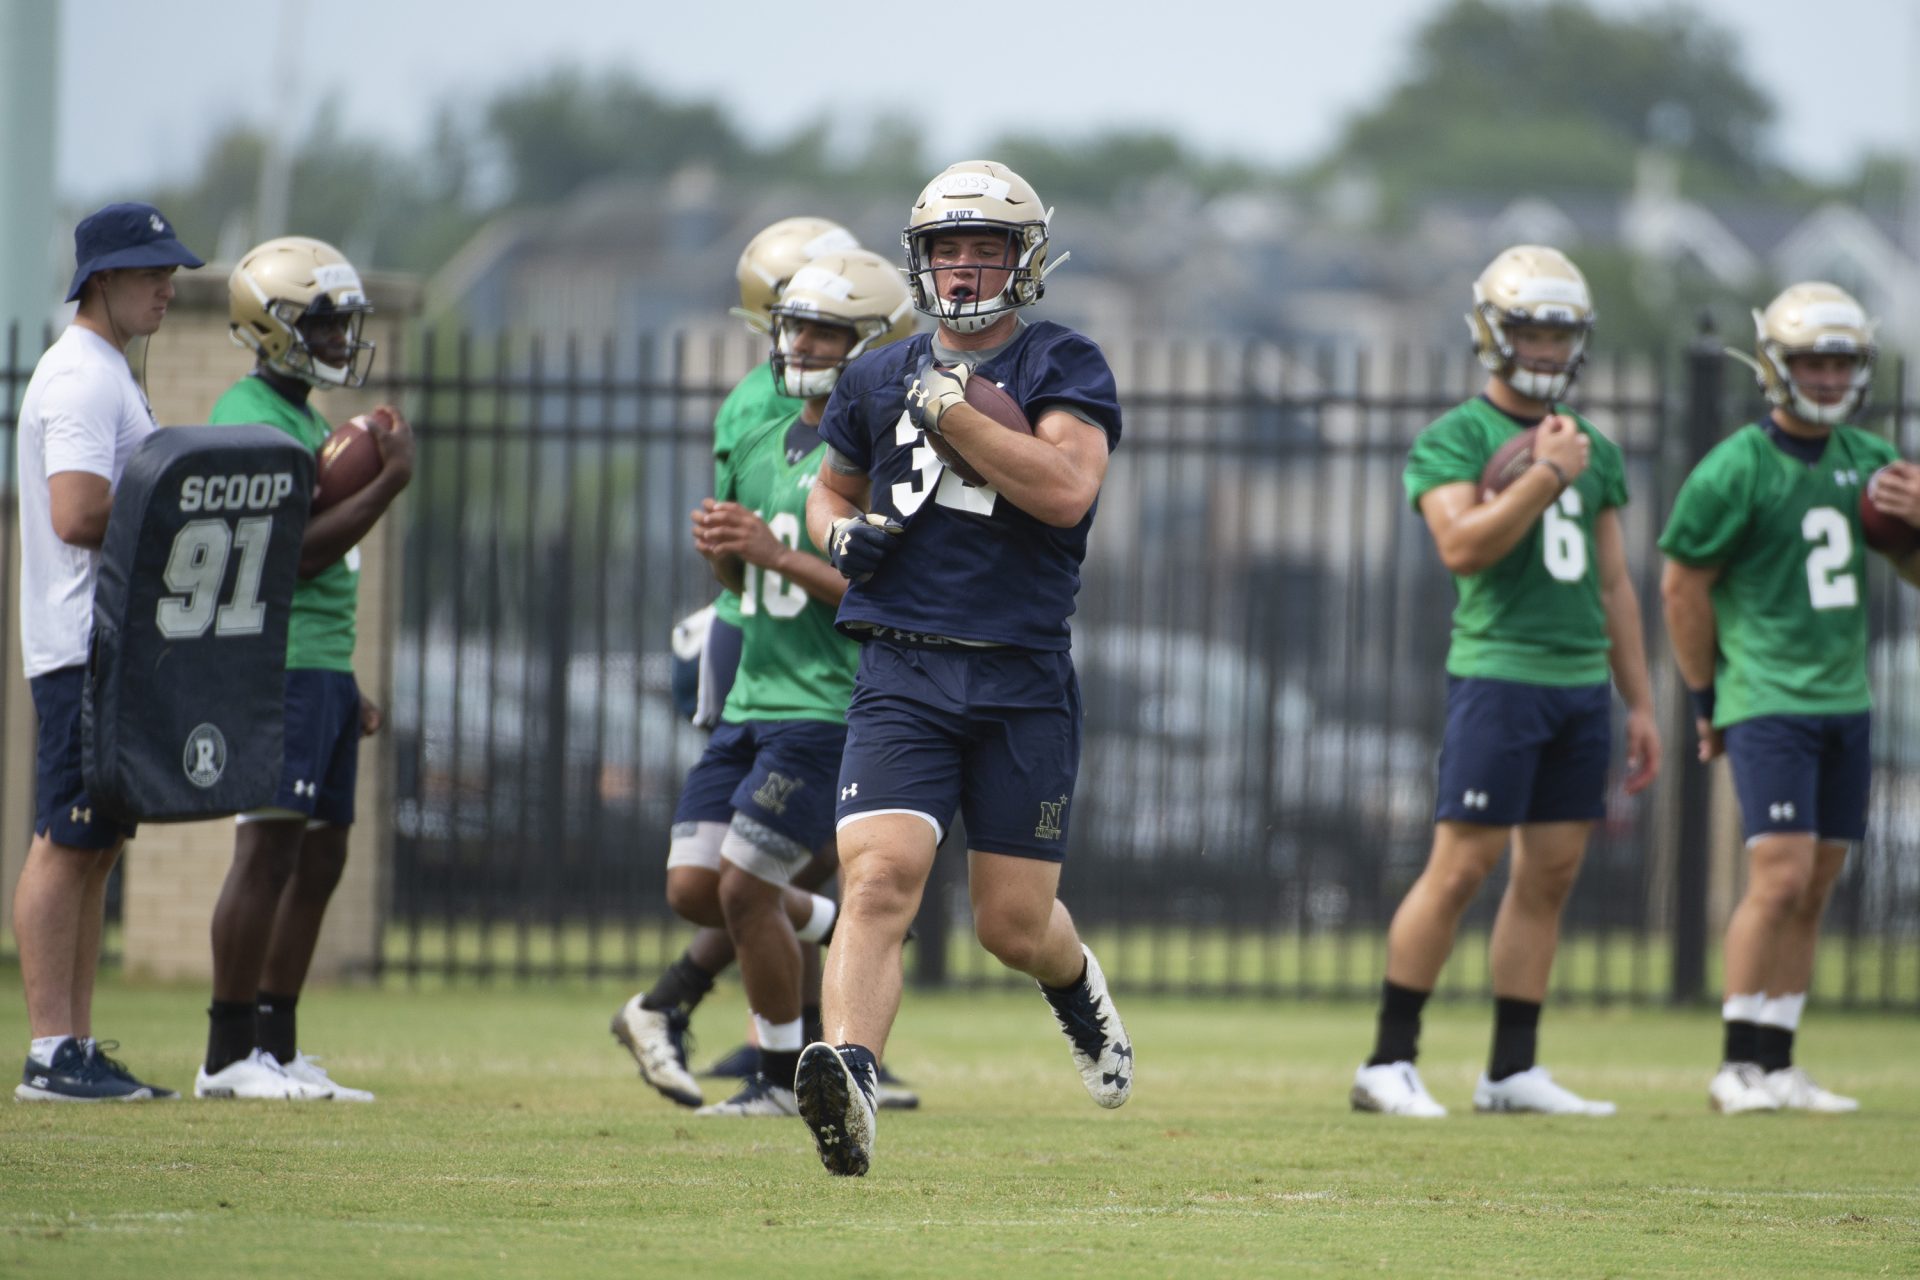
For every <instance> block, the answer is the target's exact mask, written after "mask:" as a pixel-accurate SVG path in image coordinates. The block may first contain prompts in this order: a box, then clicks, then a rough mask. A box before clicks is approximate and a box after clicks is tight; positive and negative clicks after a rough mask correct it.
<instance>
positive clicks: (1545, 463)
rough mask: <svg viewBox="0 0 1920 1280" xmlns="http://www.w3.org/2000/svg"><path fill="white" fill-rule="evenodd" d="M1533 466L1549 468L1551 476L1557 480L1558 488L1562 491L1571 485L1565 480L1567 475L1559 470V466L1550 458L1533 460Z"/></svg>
mask: <svg viewBox="0 0 1920 1280" xmlns="http://www.w3.org/2000/svg"><path fill="white" fill-rule="evenodd" d="M1533 465H1534V466H1536V467H1551V468H1552V469H1553V474H1554V475H1555V476H1556V477H1557V478H1558V479H1559V481H1560V487H1561V488H1562V489H1564V488H1566V487H1567V485H1568V484H1570V483H1572V482H1571V481H1569V480H1568V479H1567V473H1566V472H1565V471H1562V470H1561V469H1560V464H1559V463H1557V462H1555V461H1554V460H1553V459H1552V458H1535V459H1534V460H1533Z"/></svg>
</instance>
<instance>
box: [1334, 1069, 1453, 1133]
mask: <svg viewBox="0 0 1920 1280" xmlns="http://www.w3.org/2000/svg"><path fill="white" fill-rule="evenodd" d="M1347 1100H1348V1101H1349V1102H1351V1103H1353V1109H1354V1110H1355V1111H1374V1112H1378V1113H1379V1114H1380V1115H1383V1116H1413V1117H1415V1118H1418V1119H1421V1120H1438V1119H1439V1118H1440V1117H1442V1116H1444V1115H1446V1114H1447V1109H1446V1108H1445V1107H1443V1106H1441V1105H1440V1104H1439V1103H1438V1102H1436V1101H1434V1098H1433V1095H1432V1094H1430V1093H1428V1092H1427V1086H1426V1085H1425V1084H1424V1083H1422V1081H1421V1079H1420V1073H1419V1072H1418V1071H1416V1070H1415V1069H1414V1066H1413V1064H1412V1063H1411V1062H1383V1063H1381V1064H1379V1065H1378V1066H1373V1067H1361V1068H1360V1069H1359V1070H1358V1071H1356V1072H1354V1073H1353V1090H1352V1092H1350V1093H1349V1094H1348V1095H1347Z"/></svg>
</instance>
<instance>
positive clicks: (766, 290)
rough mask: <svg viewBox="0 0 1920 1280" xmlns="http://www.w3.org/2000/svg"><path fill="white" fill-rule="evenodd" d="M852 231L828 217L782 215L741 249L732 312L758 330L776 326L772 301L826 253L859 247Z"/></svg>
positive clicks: (754, 329) (758, 331) (735, 273)
mask: <svg viewBox="0 0 1920 1280" xmlns="http://www.w3.org/2000/svg"><path fill="white" fill-rule="evenodd" d="M859 247H860V242H859V241H857V240H855V239H854V238H853V233H852V232H851V231H849V230H847V229H846V228H845V227H843V226H841V225H840V224H839V223H837V222H833V221H830V220H828V219H826V218H805V217H802V218H782V219H780V221H778V222H776V223H774V224H773V225H772V226H770V227H767V228H765V229H764V230H762V231H761V232H760V234H758V235H756V236H755V237H754V238H753V239H751V240H749V241H747V247H746V248H745V249H743V250H741V251H740V261H739V263H737V264H736V265H735V266H734V269H733V274H734V276H735V277H736V278H737V279H738V280H739V281H740V305H739V306H737V307H734V308H733V309H732V313H733V314H734V315H736V316H739V317H740V318H741V319H742V320H745V321H746V322H747V327H748V328H749V329H752V330H753V331H754V332H755V333H766V332H769V331H770V329H771V328H772V326H773V304H774V303H776V302H778V301H779V300H780V290H781V288H782V287H783V286H785V284H786V283H787V281H788V279H790V278H791V277H792V275H793V273H794V272H796V271H798V270H799V269H800V268H802V267H804V266H806V265H807V264H808V263H809V262H812V261H813V260H814V259H815V258H817V257H819V256H820V255H821V254H823V253H845V252H847V251H848V250H850V249H858V248H859Z"/></svg>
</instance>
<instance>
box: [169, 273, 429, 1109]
mask: <svg viewBox="0 0 1920 1280" xmlns="http://www.w3.org/2000/svg"><path fill="white" fill-rule="evenodd" d="M227 294H228V299H227V301H228V320H229V329H230V331H231V333H232V335H233V340H234V341H235V342H236V343H238V344H239V345H240V346H243V347H246V348H247V349H248V350H250V351H252V352H253V353H254V367H253V370H252V372H250V373H249V374H248V375H247V376H246V377H244V378H242V379H240V381H239V382H237V383H235V384H234V385H233V386H232V387H231V388H230V389H229V390H228V391H227V392H226V394H225V395H223V396H221V397H220V400H219V402H218V403H217V404H215V405H214V407H213V413H212V415H211V416H210V417H209V419H208V421H210V422H212V423H215V424H216V425H218V424H223V423H246V422H264V423H266V424H268V425H270V426H273V427H277V428H278V429H280V430H281V431H284V432H286V433H287V434H288V435H290V436H292V437H293V438H294V439H295V440H297V441H299V443H300V444H301V445H302V446H304V447H306V448H308V449H312V450H315V451H318V449H319V448H320V445H321V444H322V442H324V441H325V440H326V438H327V435H328V430H329V429H328V426H327V421H326V419H325V418H323V417H321V416H320V413H319V411H318V410H316V409H315V408H314V407H313V406H312V404H310V403H309V397H310V394H311V393H312V392H313V391H314V390H315V389H316V388H319V389H322V390H326V389H334V388H352V387H358V386H360V385H361V384H362V383H364V382H365V381H366V377H367V370H368V369H369V367H370V366H371V365H372V363H373V343H371V342H367V341H364V340H362V338H361V336H360V331H361V326H362V325H363V324H364V323H365V321H366V317H367V315H368V314H369V313H370V312H371V311H372V310H373V307H372V305H371V304H370V303H369V302H368V300H367V294H366V290H365V288H364V287H362V285H361V282H360V275H359V273H358V272H356V271H355V270H354V268H353V264H352V263H350V262H348V261H347V259H346V258H345V257H344V256H342V255H341V253H340V251H339V250H338V249H335V248H334V247H333V246H332V245H329V244H326V243H324V242H322V241H319V240H313V239H309V238H307V237H305V236H282V237H280V238H278V239H275V240H269V241H267V242H266V243H265V244H262V245H259V246H257V247H255V248H254V249H252V250H250V251H249V252H248V253H247V254H246V256H245V257H243V258H241V259H240V262H239V264H238V265H237V266H235V267H234V269H233V274H232V275H231V276H230V277H229V278H228V281H227ZM382 407H383V408H384V409H385V410H386V412H385V414H380V413H376V414H372V415H370V416H369V417H368V420H367V429H368V431H369V433H370V434H371V435H372V437H373V442H374V444H375V446H376V447H377V448H378V449H379V451H380V459H381V465H380V470H379V472H378V473H376V474H375V476H374V477H373V479H372V480H371V481H369V482H368V483H367V485H366V487H365V488H363V489H361V490H359V491H358V492H357V493H353V494H349V495H348V496H346V497H344V498H342V499H341V500H340V501H339V502H338V503H336V504H335V505H333V506H331V507H329V508H327V509H326V510H325V511H323V512H321V513H319V514H318V515H315V516H314V517H313V518H312V519H310V520H309V521H308V522H307V531H306V535H305V536H304V537H303V538H302V540H301V543H300V581H299V583H298V584H297V585H296V586H295V588H294V593H293V613H292V617H291V620H290V622H289V623H288V626H287V700H286V725H285V734H286V759H285V763H284V765H283V767H282V771H281V778H280V788H279V790H278V792H277V793H276V794H275V795H274V797H273V801H272V803H271V804H269V805H268V806H267V807H266V808H264V809H259V810H256V811H254V812H252V813H246V814H242V815H240V818H239V822H238V827H237V829H236V830H235V833H234V845H233V865H232V866H231V867H230V868H229V869H228V871H227V879H226V882H225V884H223V885H222V886H221V889H220V900H219V902H218V903H217V904H216V905H215V907H214V911H213V1004H212V1006H211V1007H210V1008H209V1009H208V1010H207V1017H208V1031H207V1054H206V1059H205V1061H204V1062H202V1063H201V1066H200V1072H199V1075H198V1076H197V1078H196V1079H195V1080H194V1086H193V1092H194V1096H195V1097H198V1098H291V1099H298V1100H319V1099H327V1098H331V1099H333V1100H335V1101H347V1102H371V1101H373V1094H371V1093H369V1092H368V1091H366V1090H364V1089H353V1088H348V1087H347V1086H345V1085H342V1084H338V1083H336V1082H335V1081H334V1080H332V1079H331V1078H330V1077H329V1076H328V1075H327V1072H326V1070H325V1069H324V1068H322V1067H321V1066H320V1065H319V1064H318V1063H317V1061H316V1060H315V1059H313V1058H311V1057H309V1056H308V1055H306V1054H305V1053H303V1052H301V1051H300V1047H299V1039H298V1036H297V1033H296V1019H295V1006H296V1004H297V1003H298V1001H299V998H300V991H301V988H302V987H304V986H305V985H306V979H307V969H308V967H309V966H310V965H311V964H312V962H313V951H314V946H315V945H316V943H317V942H318V941H319V937H320V924H321V921H322V920H323V919H324V918H325V916H326V911H327V903H328V901H329V900H330V899H331V898H332V897H333V891H334V888H335V886H336V885H338V884H339V882H340V875H341V872H342V870H343V869H344V868H345V866H346V861H347V836H348V829H349V828H350V827H351V826H352V825H353V796H354V782H355V778H356V777H357V775H358V762H359V752H360V739H361V737H363V736H365V735H368V734H372V733H376V732H378V731H379V728H380V724H381V713H380V708H379V707H377V706H375V705H374V704H373V703H372V702H371V701H370V700H369V699H367V698H366V697H365V696H364V695H363V694H362V693H361V692H360V689H359V686H358V685H357V684H355V683H354V678H353V645H354V615H355V612H356V608H357V602H358V596H359V591H360V551H359V544H360V541H361V539H363V538H365V537H366V536H367V533H368V532H369V531H370V530H371V529H372V528H373V526H374V524H375V522H376V521H378V520H379V519H380V517H381V516H382V515H384V514H385V513H386V510H387V508H388V507H389V506H390V505H391V504H392V503H393V500H394V499H395V498H397V497H399V496H400V493H401V491H402V490H403V489H405V488H406V487H407V483H408V481H409V480H411V479H412V477H413V432H412V429H411V428H410V427H409V426H408V425H407V420H406V419H405V418H404V417H402V416H401V415H400V414H399V413H398V412H397V411H395V410H394V409H393V408H392V407H391V406H382Z"/></svg>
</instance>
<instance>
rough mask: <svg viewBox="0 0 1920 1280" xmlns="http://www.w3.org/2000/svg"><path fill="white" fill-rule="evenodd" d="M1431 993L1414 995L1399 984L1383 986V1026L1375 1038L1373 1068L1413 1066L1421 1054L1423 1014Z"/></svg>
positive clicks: (1414, 992)
mask: <svg viewBox="0 0 1920 1280" xmlns="http://www.w3.org/2000/svg"><path fill="white" fill-rule="evenodd" d="M1432 994H1433V993H1432V992H1431V991H1415V990H1414V989H1413V988H1412V987H1403V986H1401V985H1399V984H1398V983H1396V982H1390V981H1389V982H1382V983H1381V984H1380V1022H1379V1028H1378V1030H1377V1031H1376V1032H1375V1034H1374V1041H1373V1056H1372V1057H1370V1058H1368V1059H1367V1065H1368V1066H1370V1067H1378V1066H1383V1065H1385V1064H1386V1063H1389V1062H1412V1061H1414V1060H1415V1059H1416V1058H1417V1057H1418V1056H1419V1053H1420V1013H1421V1010H1423V1009H1425V1008H1426V1005H1427V997H1428V996H1430V995H1432Z"/></svg>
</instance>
